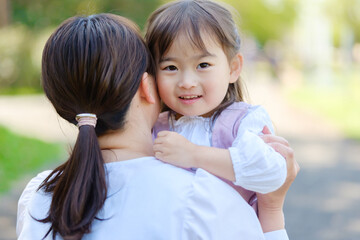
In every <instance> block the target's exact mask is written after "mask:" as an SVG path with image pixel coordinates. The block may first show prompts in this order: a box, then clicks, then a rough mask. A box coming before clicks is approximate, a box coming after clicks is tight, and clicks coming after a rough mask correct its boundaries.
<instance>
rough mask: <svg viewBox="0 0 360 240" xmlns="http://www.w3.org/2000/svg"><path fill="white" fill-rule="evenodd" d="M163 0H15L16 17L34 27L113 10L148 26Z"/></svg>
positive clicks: (13, 17)
mask: <svg viewBox="0 0 360 240" xmlns="http://www.w3.org/2000/svg"><path fill="white" fill-rule="evenodd" d="M159 5H160V2H159V0H91V1H88V0H62V1H57V0H32V1H23V0H12V1H11V9H12V19H13V22H14V23H22V24H24V25H26V26H27V27H29V28H31V29H42V28H44V27H45V28H48V27H49V26H57V25H58V24H60V23H61V22H62V21H63V20H64V19H66V18H68V17H71V16H74V15H81V14H85V15H89V14H94V13H100V12H110V13H114V14H119V15H122V16H125V17H128V18H130V19H132V20H133V21H135V22H136V23H137V24H139V25H140V26H141V27H142V26H144V24H145V22H146V19H147V16H148V15H149V14H150V13H151V12H152V11H153V10H154V9H155V8H156V7H157V6H159Z"/></svg>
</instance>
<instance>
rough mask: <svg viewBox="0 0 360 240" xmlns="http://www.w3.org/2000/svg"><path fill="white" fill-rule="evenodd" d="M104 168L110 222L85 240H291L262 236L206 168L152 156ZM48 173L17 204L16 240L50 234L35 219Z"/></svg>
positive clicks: (45, 206)
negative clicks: (193, 168) (180, 165)
mask: <svg viewBox="0 0 360 240" xmlns="http://www.w3.org/2000/svg"><path fill="white" fill-rule="evenodd" d="M105 167H106V173H107V186H108V196H107V199H106V201H105V204H104V206H103V208H102V210H101V211H100V212H99V213H98V217H99V218H100V219H106V220H102V221H99V220H94V221H93V223H92V225H91V232H90V233H89V234H86V235H84V238H83V239H109V240H111V239H124V240H137V239H138V240H144V239H147V240H162V239H164V240H177V239H179V240H194V239H203V240H212V239H214V240H215V239H219V240H235V239H239V240H240V239H244V240H258V239H262V240H264V239H266V240H288V237H287V234H286V231H285V230H280V231H274V232H270V233H265V234H264V233H263V232H262V229H261V226H260V223H259V221H258V219H257V216H256V214H255V212H254V211H253V209H252V208H251V207H250V206H249V205H248V204H247V203H246V202H245V201H244V200H243V198H242V197H241V196H240V195H239V194H238V193H237V192H236V191H234V190H233V189H232V188H231V187H230V186H229V185H227V184H226V183H224V182H223V181H221V180H220V179H218V178H217V177H215V176H213V175H212V174H210V173H208V172H206V171H204V170H202V169H197V170H196V171H195V172H190V171H186V170H184V169H180V168H177V167H174V166H171V165H169V164H165V163H163V162H161V161H158V160H156V159H155V158H154V157H143V158H138V159H131V160H127V161H121V162H113V163H107V164H105ZM49 173H50V171H45V172H43V173H40V174H39V175H38V176H37V177H35V178H33V179H32V180H31V181H30V182H29V183H28V185H27V186H26V188H25V190H24V191H23V194H22V195H21V197H20V199H19V203H18V206H19V207H18V218H17V234H18V237H19V238H18V239H30V240H31V239H36V240H37V239H42V237H43V236H44V235H45V233H46V232H47V231H48V229H49V226H50V224H44V223H40V222H38V221H36V220H34V218H37V219H42V218H45V217H46V216H47V213H48V210H49V206H50V203H51V197H52V195H51V194H48V193H44V192H43V191H42V190H40V191H38V192H36V189H37V188H38V186H39V185H40V183H41V182H42V181H43V180H44V178H45V177H46V176H48V174H49ZM33 217H34V218H33ZM50 236H51V234H50V235H49V237H48V238H46V239H51V237H50ZM57 239H61V238H60V237H57Z"/></svg>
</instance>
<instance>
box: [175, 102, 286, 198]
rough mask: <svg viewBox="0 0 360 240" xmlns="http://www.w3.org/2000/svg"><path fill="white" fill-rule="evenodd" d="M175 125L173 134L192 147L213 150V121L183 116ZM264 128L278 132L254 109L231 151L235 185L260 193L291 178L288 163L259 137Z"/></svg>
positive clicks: (265, 114) (250, 111) (263, 112)
mask: <svg viewBox="0 0 360 240" xmlns="http://www.w3.org/2000/svg"><path fill="white" fill-rule="evenodd" d="M171 122H172V124H170V126H172V127H171V130H172V131H175V132H177V133H179V134H181V135H183V136H184V137H185V138H187V139H188V140H189V141H191V142H192V143H195V144H198V145H202V146H211V142H212V140H211V138H212V128H211V119H210V118H204V117H199V116H194V117H189V116H183V117H181V118H179V119H178V120H175V119H172V120H171ZM264 126H268V127H269V129H270V131H271V132H274V130H273V124H272V122H271V120H270V117H269V115H268V113H267V112H266V110H265V109H264V108H263V107H261V106H250V107H249V109H248V112H247V114H246V115H245V116H244V118H243V119H242V120H241V122H240V125H239V128H238V131H237V136H236V138H235V140H234V142H233V144H232V146H231V147H230V148H229V151H230V155H231V160H232V163H233V168H234V173H235V178H236V181H235V182H234V184H235V185H238V186H241V187H243V188H245V189H247V190H250V191H254V192H259V193H269V192H272V191H275V190H276V189H278V188H279V187H280V186H281V185H282V184H283V183H284V181H285V179H286V174H287V170H286V161H285V159H284V158H283V157H282V156H281V155H280V154H279V153H277V152H276V151H275V150H274V149H273V148H272V147H270V146H269V145H268V144H266V143H265V142H264V141H263V140H262V139H261V138H260V137H259V135H260V134H261V131H262V130H263V128H264Z"/></svg>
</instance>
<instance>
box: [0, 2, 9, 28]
mask: <svg viewBox="0 0 360 240" xmlns="http://www.w3.org/2000/svg"><path fill="white" fill-rule="evenodd" d="M9 24H10V0H0V27H4V26H7V25H9Z"/></svg>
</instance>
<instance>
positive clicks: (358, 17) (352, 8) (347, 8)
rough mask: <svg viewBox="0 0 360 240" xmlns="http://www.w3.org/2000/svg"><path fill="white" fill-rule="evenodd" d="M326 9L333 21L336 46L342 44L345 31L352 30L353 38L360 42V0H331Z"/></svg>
mask: <svg viewBox="0 0 360 240" xmlns="http://www.w3.org/2000/svg"><path fill="white" fill-rule="evenodd" d="M325 11H326V13H327V15H328V16H329V17H330V19H331V22H332V26H333V31H334V43H335V46H337V47H338V46H339V45H340V42H341V41H342V39H341V37H342V36H344V31H352V34H353V37H354V39H353V40H354V41H355V42H360V0H342V1H339V0H329V1H326V8H325ZM346 33H347V32H345V34H346Z"/></svg>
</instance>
